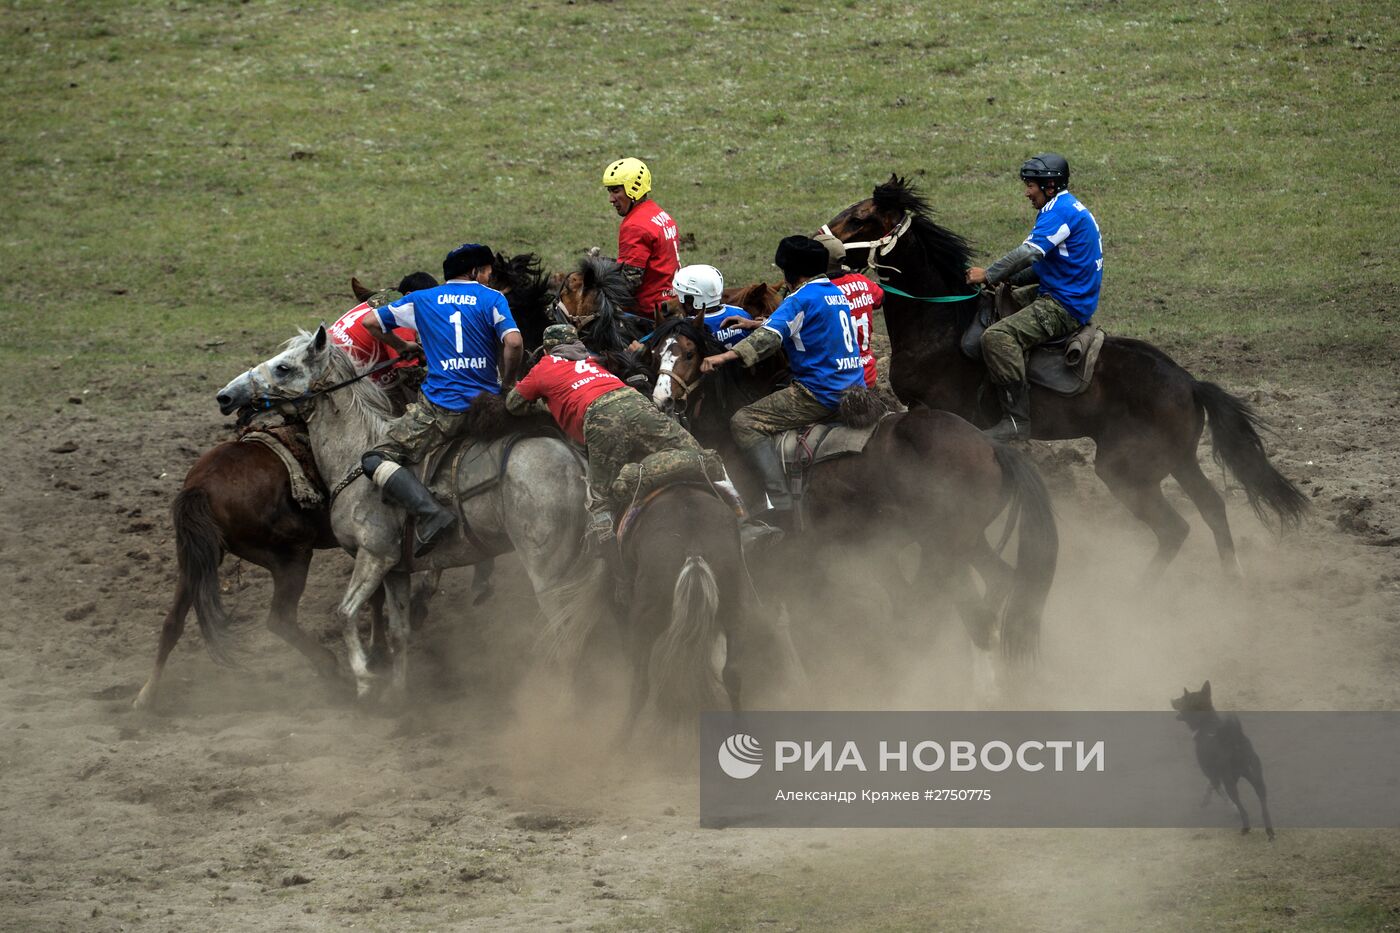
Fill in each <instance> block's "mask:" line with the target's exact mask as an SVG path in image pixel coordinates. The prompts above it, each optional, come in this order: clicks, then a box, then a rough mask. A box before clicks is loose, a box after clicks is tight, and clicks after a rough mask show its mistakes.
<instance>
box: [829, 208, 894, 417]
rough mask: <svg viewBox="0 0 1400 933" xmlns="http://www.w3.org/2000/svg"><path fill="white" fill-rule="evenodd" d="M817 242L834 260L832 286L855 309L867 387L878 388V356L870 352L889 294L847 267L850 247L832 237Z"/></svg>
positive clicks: (852, 315)
mask: <svg viewBox="0 0 1400 933" xmlns="http://www.w3.org/2000/svg"><path fill="white" fill-rule="evenodd" d="M814 239H815V240H816V241H817V242H818V243H820V244H821V245H822V246H825V247H826V251H827V253H828V254H829V255H830V257H831V259H830V262H829V264H828V265H827V267H826V274H827V275H829V276H830V277H831V284H832V285H835V286H836V287H837V288H839V289H841V294H843V295H845V296H846V301H848V302H849V303H850V305H851V324H852V326H854V327H855V329H856V336H857V337H858V338H859V339H860V363H861V366H863V367H864V373H865V387H866V388H867V389H873V388H875V380H876V378H877V377H878V376H879V372H878V370H877V368H876V364H875V354H874V353H871V352H870V333H871V329H872V326H873V324H874V314H875V312H876V311H878V310H880V308H881V307H882V306H883V305H884V303H885V290H884V289H883V288H881V287H880V286H879V284H878V283H876V282H874V281H872V280H870V279H867V278H866V277H865V276H863V275H861V274H860V273H859V272H852V271H851V270H850V269H849V268H848V267H847V266H846V244H845V243H842V242H841V241H840V240H838V239H836V237H834V236H832V235H831V234H829V233H819V234H817V236H816V237H814Z"/></svg>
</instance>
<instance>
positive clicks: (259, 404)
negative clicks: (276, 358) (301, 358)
mask: <svg viewBox="0 0 1400 933" xmlns="http://www.w3.org/2000/svg"><path fill="white" fill-rule="evenodd" d="M400 359H401V357H397V356H395V357H390V358H389V359H387V360H385V361H384V362H382V363H380V364H379V365H378V366H373V367H371V368H369V369H367V370H365V371H364V372H362V373H360V374H359V375H357V376H351V377H350V378H349V379H346V380H344V381H343V382H337V383H336V384H335V385H330V386H312V387H311V388H309V389H307V390H306V391H305V392H303V393H301V394H300V395H263V396H261V397H260V398H256V399H253V401H252V403H251V405H252V407H253V408H254V409H255V410H258V411H267V410H268V409H270V408H275V407H276V406H278V405H282V404H287V405H291V406H292V409H293V410H294V411H295V412H296V413H297V414H298V415H300V414H301V411H302V408H303V406H305V405H307V404H309V403H311V402H313V401H315V400H316V399H317V398H319V397H320V396H322V395H329V394H330V393H332V392H334V391H336V390H337V389H343V388H345V387H346V386H348V385H354V384H355V383H357V382H359V381H360V380H361V379H365V378H367V377H369V376H373V375H375V374H376V373H382V372H383V371H384V370H386V369H388V368H389V367H391V366H393V365H395V364H396V363H398V362H399V360H400ZM266 367H267V364H266V363H259V364H258V365H257V366H256V367H254V369H253V372H257V371H258V370H261V369H265V368H266ZM261 376H262V378H263V382H264V383H265V384H268V385H270V384H272V381H273V380H272V378H271V376H270V374H268V373H266V372H264V373H261Z"/></svg>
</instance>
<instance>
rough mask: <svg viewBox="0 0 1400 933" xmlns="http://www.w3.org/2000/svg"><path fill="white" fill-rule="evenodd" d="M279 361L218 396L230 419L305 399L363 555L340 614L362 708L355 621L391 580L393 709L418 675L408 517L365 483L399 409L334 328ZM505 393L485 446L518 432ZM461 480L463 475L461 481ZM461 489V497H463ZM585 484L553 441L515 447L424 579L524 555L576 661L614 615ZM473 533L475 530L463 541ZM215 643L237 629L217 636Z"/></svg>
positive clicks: (302, 339)
mask: <svg viewBox="0 0 1400 933" xmlns="http://www.w3.org/2000/svg"><path fill="white" fill-rule="evenodd" d="M284 346H285V349H283V351H282V352H281V353H279V354H277V355H276V356H274V357H272V358H271V359H269V360H267V361H266V362H264V363H262V364H259V365H258V366H256V367H254V368H253V369H251V370H248V371H247V372H245V373H243V374H242V375H240V376H238V377H237V378H235V379H234V380H233V381H231V382H230V383H229V384H228V385H226V386H224V388H223V389H221V390H220V391H219V393H218V396H217V400H218V403H219V407H220V410H221V411H223V412H225V413H228V412H231V411H234V410H236V409H238V408H240V407H243V406H248V405H254V404H266V403H268V402H281V401H286V400H292V399H295V400H296V401H297V404H298V405H299V406H300V407H301V409H302V411H303V412H304V415H305V418H306V427H307V432H308V434H309V436H310V439H311V447H312V450H313V452H314V453H315V456H316V463H317V465H318V466H319V468H320V470H321V472H322V474H323V475H325V476H326V477H335V476H338V477H343V479H342V480H341V481H340V482H339V483H338V484H337V486H336V488H335V491H334V493H333V495H332V498H331V502H330V506H329V510H330V522H331V528H332V530H333V532H334V534H335V537H336V540H337V541H338V542H339V543H340V545H341V546H342V547H344V548H345V549H346V550H348V551H351V552H352V553H354V555H355V566H354V570H353V572H352V574H351V577H350V582H349V584H348V586H347V588H346V591H345V594H344V597H343V598H342V600H341V602H340V604H339V606H338V607H337V609H336V611H335V616H336V618H337V619H338V621H339V622H340V626H341V634H342V637H343V638H344V640H345V644H346V648H347V650H348V653H349V663H350V668H351V671H352V673H353V675H354V678H355V685H356V692H357V694H358V696H359V697H360V698H361V699H364V698H366V697H368V696H369V695H370V694H371V693H372V692H373V691H374V689H375V686H376V680H377V678H378V674H377V673H375V672H374V671H372V670H371V669H370V666H369V664H368V658H367V655H366V653H365V650H364V645H363V644H362V643H361V641H360V634H359V628H358V625H357V624H356V621H357V616H358V612H359V610H360V608H361V607H362V606H363V605H364V603H365V601H366V600H367V599H368V598H369V597H370V595H371V594H372V593H373V592H374V591H375V589H376V588H378V587H379V586H380V584H381V583H382V584H383V586H384V590H385V610H386V615H387V617H388V625H387V644H388V648H389V652H390V655H391V671H390V677H389V679H388V681H387V683H385V684H384V685H383V694H384V697H385V699H386V700H387V701H388V702H389V703H390V704H391V705H397V704H398V703H400V702H401V701H402V700H403V698H404V697H405V695H406V691H407V676H408V651H407V649H408V628H409V626H408V572H407V570H406V569H405V568H404V567H403V566H402V565H401V559H402V556H403V520H402V518H401V516H400V515H399V514H398V513H397V510H394V509H393V508H391V507H390V506H388V505H386V504H385V503H383V502H382V501H381V499H380V497H379V491H378V490H377V489H376V488H375V487H374V485H373V483H371V482H369V481H368V480H366V479H363V477H362V475H361V474H362V470H360V466H359V465H360V458H361V455H362V454H363V453H364V451H367V450H370V449H372V448H373V447H375V446H376V445H378V444H379V443H381V442H382V441H383V440H384V439H385V437H386V433H387V430H388V426H389V420H390V418H391V417H392V416H393V411H392V409H391V407H390V405H389V402H388V399H387V398H386V396H385V394H384V392H383V390H381V389H380V388H379V387H378V386H376V385H374V383H373V382H372V381H370V380H368V379H365V378H364V377H365V376H366V375H367V374H368V373H367V371H364V370H361V369H359V367H357V366H356V365H355V363H354V361H353V360H352V359H351V358H350V357H349V355H348V354H346V353H345V351H344V350H342V349H341V348H340V347H338V346H336V345H334V344H332V343H331V342H330V341H328V339H327V337H326V328H325V326H324V325H322V326H321V327H319V328H317V330H316V331H315V332H314V333H310V334H308V333H305V332H302V333H300V334H299V335H298V336H296V337H293V338H292V339H291V340H289V341H288V342H287V343H286V344H285V345H284ZM510 430H511V428H510V419H509V418H508V416H506V414H505V411H504V403H503V402H502V401H501V399H500V397H499V396H494V395H490V394H483V395H482V396H478V398H477V399H476V400H475V401H474V402H473V405H472V408H471V409H470V410H469V415H468V423H467V426H466V430H465V432H464V433H466V434H468V435H470V436H473V437H475V438H478V439H487V438H488V437H491V436H493V435H496V434H505V433H509V432H510ZM453 479H454V480H455V479H456V477H453ZM458 492H461V490H458ZM584 501H585V481H584V474H583V468H582V465H581V464H580V462H579V459H578V457H577V455H576V454H575V453H574V452H573V451H572V449H571V448H570V447H569V446H568V445H567V444H566V443H565V442H564V441H562V440H560V439H559V438H557V437H555V436H535V437H529V436H526V437H522V438H521V439H519V440H518V441H517V442H516V443H515V444H514V447H513V448H512V452H511V454H510V456H509V457H508V458H507V460H506V464H505V468H504V470H503V472H502V475H501V477H500V480H499V482H498V483H497V484H496V485H495V486H493V487H492V488H491V489H489V490H488V491H486V492H484V493H482V494H480V495H476V496H473V497H471V498H469V499H466V500H464V501H461V502H459V504H458V507H459V509H460V514H461V519H462V521H461V524H460V525H459V528H462V529H464V532H463V533H462V534H459V535H457V536H455V537H452V538H451V539H450V540H448V541H445V542H443V543H442V544H440V545H438V546H437V547H436V548H434V549H433V551H432V552H431V553H430V554H428V555H426V556H424V557H422V558H416V559H415V560H414V561H413V569H414V570H442V569H446V568H449V567H461V566H467V565H470V564H474V563H477V562H478V561H481V560H484V559H486V558H490V557H496V556H499V555H501V554H505V553H508V552H510V551H512V550H514V551H515V552H516V554H518V555H519V557H520V559H521V562H522V564H523V565H524V567H525V571H526V573H527V575H528V576H529V578H530V583H531V586H532V588H533V589H534V591H535V595H536V597H537V599H538V600H539V603H540V606H541V608H542V610H543V611H544V614H545V617H546V619H547V620H548V627H547V631H546V633H545V638H546V640H547V642H548V643H549V644H550V645H552V646H555V650H554V651H553V652H552V653H553V654H554V656H555V658H556V659H557V660H560V661H561V662H563V663H565V664H568V663H571V662H573V661H575V660H577V658H576V657H568V656H565V655H564V654H563V652H564V650H565V649H574V648H577V649H578V650H581V648H582V645H583V643H584V641H585V640H586V637H587V635H588V633H589V632H590V631H591V629H592V627H593V624H594V622H595V621H596V617H595V611H596V610H597V609H598V607H601V606H604V605H605V604H606V603H605V598H604V596H603V587H604V582H605V578H606V577H607V576H608V573H607V571H606V568H605V567H604V566H603V564H602V562H601V561H598V560H596V559H594V558H592V557H589V556H588V555H587V554H586V553H585V552H584V546H583V538H584V529H585V527H586V524H587V516H586V513H585V510H584ZM465 529H470V533H465ZM209 634H210V635H212V636H213V639H214V640H215V641H216V642H217V641H218V640H220V639H227V637H228V632H227V631H226V630H224V629H221V628H219V627H211V631H210V632H209Z"/></svg>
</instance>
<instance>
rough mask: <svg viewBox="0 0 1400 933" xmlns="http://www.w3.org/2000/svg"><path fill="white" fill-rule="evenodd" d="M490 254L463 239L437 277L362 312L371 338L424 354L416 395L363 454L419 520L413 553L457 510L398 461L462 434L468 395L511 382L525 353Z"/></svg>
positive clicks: (391, 495) (368, 468)
mask: <svg viewBox="0 0 1400 933" xmlns="http://www.w3.org/2000/svg"><path fill="white" fill-rule="evenodd" d="M492 261H493V254H492V252H491V250H490V248H488V247H486V246H482V245H480V244H477V243H464V244H463V245H461V246H459V247H457V249H454V250H453V251H452V252H450V253H448V254H447V258H446V259H445V260H443V263H442V275H443V278H444V279H445V280H446V282H445V283H444V284H443V285H440V286H438V287H437V288H428V289H423V290H421V291H416V292H413V293H412V294H410V295H405V296H404V297H403V298H400V299H399V300H398V301H395V302H393V303H392V304H389V305H386V306H384V307H382V308H379V309H378V311H377V312H376V314H373V315H367V316H366V318H365V329H366V330H368V331H369V332H370V334H371V335H373V336H374V337H375V339H377V340H380V341H383V342H384V343H386V344H388V345H389V346H391V347H393V348H394V349H395V350H397V351H398V353H399V355H400V356H406V355H409V354H415V355H417V356H420V357H422V358H423V361H424V364H425V366H426V369H427V374H426V376H425V377H424V379H423V385H422V388H421V389H420V391H421V393H422V396H421V397H420V398H418V399H415V400H414V401H413V402H410V403H409V405H408V408H407V410H406V411H405V412H404V413H403V415H402V416H400V417H398V418H396V419H394V420H393V421H392V422H390V424H389V438H388V440H387V441H385V442H384V443H383V444H380V445H379V446H378V447H376V448H374V449H373V450H371V451H368V452H366V453H365V455H364V457H363V458H362V459H361V466H362V467H363V468H364V471H365V476H368V477H369V478H370V479H371V480H373V481H374V483H375V485H377V486H379V487H380V488H381V489H383V490H384V495H385V497H386V498H387V499H389V500H391V501H393V502H394V503H395V504H397V505H400V506H402V507H403V508H404V509H405V510H407V511H408V512H409V513H410V514H412V515H413V516H414V518H415V519H416V520H417V524H416V526H415V528H414V538H415V549H414V554H415V556H417V555H420V554H424V553H426V552H427V551H428V549H429V548H430V547H431V546H432V544H433V541H434V539H435V538H436V537H437V535H438V534H439V533H441V532H442V531H443V530H444V529H446V528H448V527H449V526H451V525H452V523H453V522H455V521H456V520H457V516H456V515H455V514H454V513H453V512H452V511H450V510H448V509H445V508H443V507H442V506H441V505H440V504H439V503H438V501H437V500H436V499H434V498H433V496H432V494H431V493H430V492H428V490H427V488H426V487H425V486H424V485H423V484H422V483H421V482H419V480H418V478H417V477H416V476H414V475H413V472H412V471H411V470H406V469H403V465H404V464H411V463H416V462H418V461H419V460H421V459H422V458H423V455H424V454H425V453H427V452H428V450H429V449H430V448H432V447H435V446H437V445H439V444H443V443H446V442H447V441H449V440H451V439H452V438H454V437H456V436H457V435H458V434H460V433H461V430H462V425H463V422H464V421H465V420H466V413H467V408H468V407H469V406H470V405H471V402H472V399H474V398H476V397H477V396H478V395H480V394H481V393H483V392H489V393H491V394H494V395H499V394H500V393H501V392H502V391H503V389H508V388H510V387H511V386H512V385H514V384H515V377H516V374H517V372H518V371H519V368H520V361H521V358H522V357H523V355H524V344H523V341H522V340H521V339H520V329H519V328H517V327H516V326H515V319H514V318H513V317H512V316H511V313H510V306H509V305H508V304H506V298H505V296H504V295H502V294H501V293H500V292H498V291H496V290H495V289H494V288H489V287H487V286H486V285H485V283H486V282H487V281H488V280H489V279H490V277H491V271H492V270H491V265H492ZM396 327H407V328H411V329H412V330H414V331H417V333H418V343H416V344H415V343H410V342H408V341H405V340H403V339H402V338H400V337H398V336H396V335H395V334H394V328H396ZM498 346H499V347H500V348H501V349H500V360H499V364H498V361H497V347H498Z"/></svg>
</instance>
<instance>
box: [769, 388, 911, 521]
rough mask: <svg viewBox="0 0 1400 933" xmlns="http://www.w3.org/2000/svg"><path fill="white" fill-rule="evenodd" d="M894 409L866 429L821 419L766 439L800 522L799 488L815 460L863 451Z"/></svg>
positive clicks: (800, 502) (800, 495)
mask: <svg viewBox="0 0 1400 933" xmlns="http://www.w3.org/2000/svg"><path fill="white" fill-rule="evenodd" d="M892 414H894V412H889V413H887V414H885V415H882V416H881V417H880V420H879V421H877V422H875V423H874V424H872V425H871V426H870V427H868V428H852V427H848V426H846V425H844V424H842V423H840V422H839V421H821V422H818V423H817V424H811V425H808V426H807V427H805V428H792V429H790V430H787V431H783V432H782V433H781V434H775V435H773V437H772V438H771V439H770V440H769V441H768V443H770V444H772V445H773V449H774V450H775V451H776V452H777V454H778V461H779V462H780V463H782V465H783V472H784V473H785V474H787V484H788V491H789V492H791V493H792V504H793V511H794V512H795V513H796V514H797V516H798V525H799V527H801V525H802V524H805V523H804V522H803V521H802V491H803V487H804V486H805V485H806V479H807V473H808V472H809V471H810V470H811V469H812V467H814V466H816V465H817V464H819V463H825V462H826V461H827V460H834V459H836V458H837V457H845V456H849V455H851V454H858V453H860V452H861V451H863V450H865V445H866V444H869V443H870V438H872V437H874V436H875V432H876V431H877V430H879V428H880V424H881V423H882V422H884V420H885V419H886V418H888V417H890V415H892Z"/></svg>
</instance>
